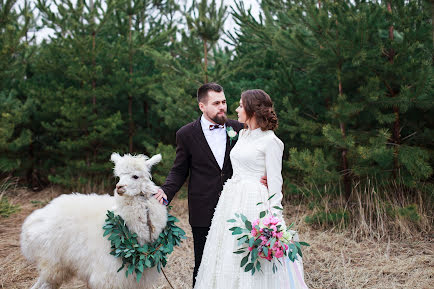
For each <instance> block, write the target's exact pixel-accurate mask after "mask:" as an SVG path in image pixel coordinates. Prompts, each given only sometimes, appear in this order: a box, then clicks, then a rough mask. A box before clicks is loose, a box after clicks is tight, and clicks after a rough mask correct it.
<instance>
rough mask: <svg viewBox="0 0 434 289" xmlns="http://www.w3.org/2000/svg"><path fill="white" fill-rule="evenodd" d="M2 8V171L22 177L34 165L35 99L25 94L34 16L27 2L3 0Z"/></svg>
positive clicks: (0, 70) (0, 75) (0, 66)
mask: <svg viewBox="0 0 434 289" xmlns="http://www.w3.org/2000/svg"><path fill="white" fill-rule="evenodd" d="M0 8H1V11H0V68H1V69H0V173H7V174H14V175H18V176H23V175H24V174H26V173H27V171H28V170H29V168H30V167H31V165H32V163H31V159H30V158H29V147H30V144H31V143H32V139H33V137H34V136H33V134H32V131H31V130H30V129H29V121H30V114H31V108H32V100H31V99H30V98H28V96H27V95H26V93H25V81H26V77H28V75H27V65H26V63H27V62H28V61H29V59H30V58H31V49H30V48H29V43H30V42H31V41H32V37H29V35H28V33H29V30H30V29H31V28H33V27H34V17H33V13H32V11H31V9H30V6H29V3H28V2H27V1H25V2H24V3H23V4H22V6H20V7H18V5H16V1H14V0H2V1H1V5H0Z"/></svg>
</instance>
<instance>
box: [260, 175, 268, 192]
mask: <svg viewBox="0 0 434 289" xmlns="http://www.w3.org/2000/svg"><path fill="white" fill-rule="evenodd" d="M261 184H263V185H264V186H266V187H267V189H268V183H267V176H263V177H262V178H261Z"/></svg>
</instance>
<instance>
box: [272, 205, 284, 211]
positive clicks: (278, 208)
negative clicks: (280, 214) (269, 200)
mask: <svg viewBox="0 0 434 289" xmlns="http://www.w3.org/2000/svg"><path fill="white" fill-rule="evenodd" d="M273 208H275V209H277V210H282V211H283V208H281V207H279V206H274V207H273Z"/></svg>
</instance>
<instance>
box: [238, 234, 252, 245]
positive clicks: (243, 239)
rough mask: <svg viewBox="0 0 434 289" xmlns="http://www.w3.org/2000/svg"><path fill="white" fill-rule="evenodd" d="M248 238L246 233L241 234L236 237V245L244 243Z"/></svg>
mask: <svg viewBox="0 0 434 289" xmlns="http://www.w3.org/2000/svg"><path fill="white" fill-rule="evenodd" d="M248 239H249V237H247V236H246V235H244V236H242V237H241V238H238V246H240V245H242V244H244V243H245V242H246V241H247V240H248Z"/></svg>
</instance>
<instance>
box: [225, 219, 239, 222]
mask: <svg viewBox="0 0 434 289" xmlns="http://www.w3.org/2000/svg"><path fill="white" fill-rule="evenodd" d="M236 221H237V220H235V219H229V220H227V222H229V223H235V222H236Z"/></svg>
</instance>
